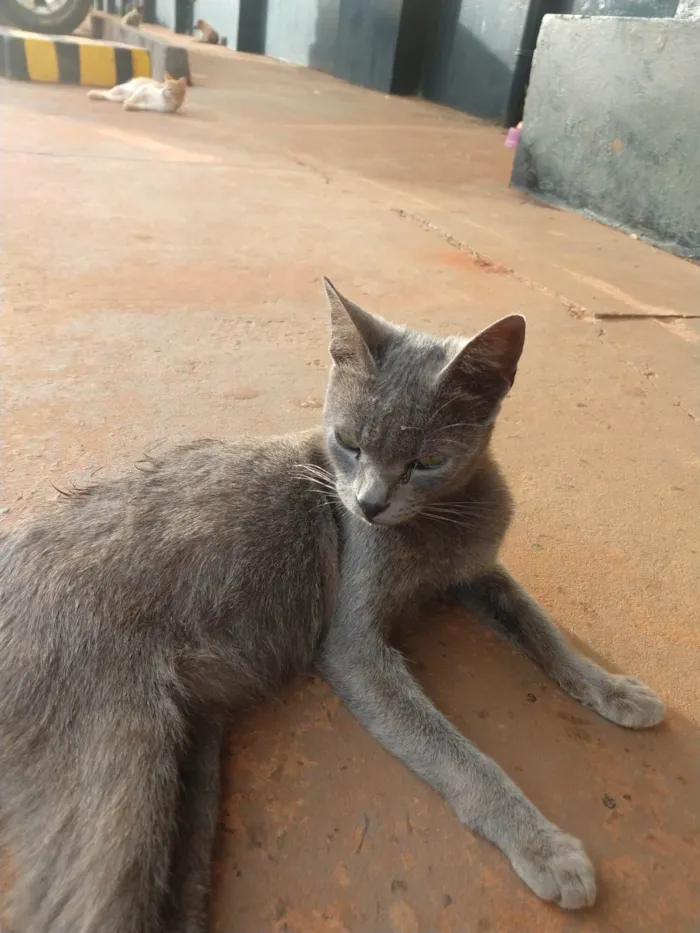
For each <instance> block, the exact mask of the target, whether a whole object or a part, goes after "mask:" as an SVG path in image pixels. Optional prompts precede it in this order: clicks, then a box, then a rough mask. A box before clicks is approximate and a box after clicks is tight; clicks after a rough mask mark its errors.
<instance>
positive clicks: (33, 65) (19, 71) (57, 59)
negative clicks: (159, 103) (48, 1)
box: [0, 27, 151, 87]
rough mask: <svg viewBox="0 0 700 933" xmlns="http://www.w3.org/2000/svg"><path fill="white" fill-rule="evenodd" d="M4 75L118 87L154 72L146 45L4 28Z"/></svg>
mask: <svg viewBox="0 0 700 933" xmlns="http://www.w3.org/2000/svg"><path fill="white" fill-rule="evenodd" d="M0 76H3V77H5V78H14V79H15V80H19V81H45V82H49V83H53V84H56V83H58V84H83V85H86V86H88V87H114V85H115V84H123V83H124V82H125V81H129V80H131V78H141V77H143V78H148V77H150V76H151V57H150V55H149V53H148V51H147V50H146V49H139V48H136V49H135V48H131V47H130V46H128V45H124V44H123V43H114V42H113V43H106V42H95V41H94V40H93V39H85V38H82V37H80V36H46V35H42V34H40V33H34V32H23V31H21V30H19V29H6V28H4V27H2V28H0Z"/></svg>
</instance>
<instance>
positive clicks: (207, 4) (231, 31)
mask: <svg viewBox="0 0 700 933" xmlns="http://www.w3.org/2000/svg"><path fill="white" fill-rule="evenodd" d="M239 12H240V4H239V0H226V2H225V3H222V2H221V0H196V2H195V4H194V10H193V13H192V22H193V23H196V22H197V20H198V19H204V20H206V21H207V22H208V23H209V24H210V25H211V26H212V28H213V29H215V30H216V31H217V32H218V33H219V37H220V38H225V39H226V44H227V45H228V46H229V47H231V48H234V49H235V48H236V42H237V39H238V14H239Z"/></svg>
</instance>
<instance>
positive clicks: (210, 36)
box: [194, 19, 219, 45]
mask: <svg viewBox="0 0 700 933" xmlns="http://www.w3.org/2000/svg"><path fill="white" fill-rule="evenodd" d="M194 27H195V29H197V30H198V32H199V35H197V37H196V38H197V42H206V43H208V44H209V45H218V44H219V33H218V32H217V31H216V29H214V28H213V27H212V26H210V25H209V23H208V22H207V21H206V20H205V19H198V20H197V22H196V23H195V24H194Z"/></svg>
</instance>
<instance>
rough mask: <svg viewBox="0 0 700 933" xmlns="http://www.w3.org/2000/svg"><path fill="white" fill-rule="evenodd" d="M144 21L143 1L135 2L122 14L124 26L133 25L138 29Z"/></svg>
mask: <svg viewBox="0 0 700 933" xmlns="http://www.w3.org/2000/svg"><path fill="white" fill-rule="evenodd" d="M142 22H143V3H135V4H133V5H132V6H131V9H130V10H128V11H127V12H126V13H125V14H124V15H123V16H122V26H131V27H133V28H134V29H138V28H139V26H140V25H141V23H142Z"/></svg>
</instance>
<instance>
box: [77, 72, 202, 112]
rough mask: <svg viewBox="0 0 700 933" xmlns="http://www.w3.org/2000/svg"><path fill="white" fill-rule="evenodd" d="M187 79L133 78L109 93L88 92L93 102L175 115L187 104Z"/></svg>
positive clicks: (125, 108) (126, 108)
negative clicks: (105, 101) (106, 102)
mask: <svg viewBox="0 0 700 933" xmlns="http://www.w3.org/2000/svg"><path fill="white" fill-rule="evenodd" d="M186 93H187V78H170V77H168V76H166V78H165V81H156V80H155V79H154V78H132V79H131V81H127V82H126V83H125V84H117V85H116V86H115V87H113V88H110V90H109V91H99V90H96V89H93V90H91V91H88V95H87V96H88V97H89V98H90V99H91V100H109V101H114V102H115V103H119V104H122V105H123V107H124V110H153V111H155V112H156V113H175V112H176V111H177V110H179V109H180V107H182V105H183V103H184V102H185V95H186Z"/></svg>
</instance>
